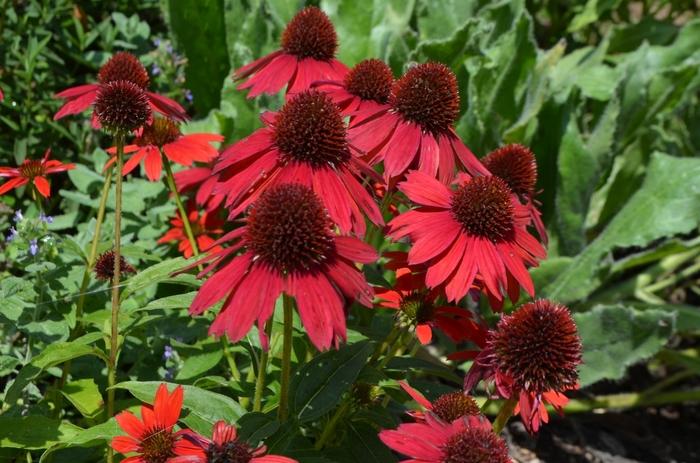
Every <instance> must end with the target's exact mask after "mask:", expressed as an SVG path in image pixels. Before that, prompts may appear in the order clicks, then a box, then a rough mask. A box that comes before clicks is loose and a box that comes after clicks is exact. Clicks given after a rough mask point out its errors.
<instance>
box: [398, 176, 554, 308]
mask: <svg viewBox="0 0 700 463" xmlns="http://www.w3.org/2000/svg"><path fill="white" fill-rule="evenodd" d="M454 185H455V187H456V188H450V187H448V186H446V185H443V184H442V183H440V182H439V181H438V180H436V179H434V178H433V177H431V176H429V175H428V174H426V173H424V172H420V171H412V172H410V173H409V174H408V175H407V176H406V181H405V182H402V183H400V184H399V190H401V191H402V192H403V193H404V194H405V195H406V196H407V197H408V198H409V199H410V200H411V201H413V202H414V203H416V204H417V205H418V207H416V208H415V209H412V210H410V211H407V212H405V213H403V214H401V215H399V216H398V217H396V218H394V219H393V220H392V221H391V222H390V223H389V236H390V237H391V238H392V239H394V240H399V239H401V238H404V237H407V236H408V237H410V239H411V241H412V246H411V250H410V251H409V253H408V263H409V265H417V264H424V265H426V266H427V267H428V270H427V271H426V274H425V282H426V285H427V286H428V287H429V288H436V287H441V286H442V285H444V291H445V295H446V296H447V300H448V301H458V300H460V299H461V298H462V297H464V295H465V294H467V292H468V291H469V290H470V288H471V286H472V284H473V283H474V281H475V279H476V278H477V277H478V278H479V280H480V281H482V282H483V284H484V285H485V286H486V287H487V289H488V291H489V292H490V293H491V294H492V295H493V297H496V298H498V299H502V293H503V291H504V290H505V291H507V293H508V294H509V296H510V298H511V299H513V300H517V299H518V297H519V295H520V287H522V288H524V289H525V291H527V293H528V294H530V296H534V293H535V288H534V285H533V283H532V278H531V277H530V274H529V273H528V271H527V267H526V265H530V266H536V265H537V264H538V259H544V258H545V256H546V251H545V250H544V248H543V247H542V245H541V244H540V243H539V242H538V241H537V240H536V239H535V238H534V237H533V236H532V235H530V234H529V233H528V232H527V228H526V227H527V225H528V223H529V215H528V212H527V209H526V208H525V207H524V206H522V205H521V204H520V202H519V201H518V200H517V198H516V197H515V195H513V193H512V192H511V191H510V189H509V188H508V186H507V185H506V183H505V182H504V181H503V180H501V179H500V178H498V177H495V176H492V175H489V176H486V177H473V178H469V176H467V175H466V174H461V175H460V176H458V178H457V180H456V181H455V182H454Z"/></svg>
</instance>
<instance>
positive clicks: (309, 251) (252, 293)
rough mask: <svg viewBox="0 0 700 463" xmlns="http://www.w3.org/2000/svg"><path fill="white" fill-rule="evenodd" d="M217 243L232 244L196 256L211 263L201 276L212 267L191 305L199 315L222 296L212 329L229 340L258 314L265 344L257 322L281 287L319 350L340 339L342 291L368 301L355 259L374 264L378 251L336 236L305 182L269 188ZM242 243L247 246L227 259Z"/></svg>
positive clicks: (265, 316)
mask: <svg viewBox="0 0 700 463" xmlns="http://www.w3.org/2000/svg"><path fill="white" fill-rule="evenodd" d="M223 242H230V243H231V246H230V247H228V248H226V249H223V250H222V251H219V252H217V253H213V254H211V255H210V256H207V257H205V258H204V259H202V262H203V261H209V260H214V262H213V263H211V264H210V265H209V266H208V267H207V268H205V269H204V271H203V272H202V273H201V274H206V273H208V272H209V271H211V270H215V272H214V274H213V275H212V276H211V277H210V278H209V279H208V280H207V281H206V282H205V283H204V284H203V285H202V287H201V288H200V290H199V293H197V296H196V297H195V299H194V301H193V302H192V306H191V307H190V313H191V314H195V315H197V314H201V313H202V312H203V311H204V310H206V309H207V308H208V307H211V306H212V305H213V304H214V303H216V302H217V301H219V300H221V299H223V298H224V297H225V298H226V300H225V302H224V305H223V307H222V309H221V312H219V314H218V316H217V317H216V319H215V320H214V323H213V324H212V326H211V328H210V330H209V331H210V332H211V333H212V334H215V335H219V336H220V335H223V334H224V333H225V334H227V335H228V337H229V338H230V339H231V340H232V341H234V342H235V341H238V340H240V339H241V338H243V337H244V336H245V335H246V333H247V332H248V330H250V327H251V326H252V324H253V322H254V321H256V320H257V323H258V331H259V333H260V337H261V343H262V344H263V345H264V346H267V339H266V337H265V335H264V330H263V327H264V325H265V323H266V322H267V320H268V319H269V318H270V317H271V316H272V312H273V310H274V306H275V301H276V300H277V298H278V297H279V296H280V294H281V293H282V292H284V293H286V294H288V295H290V296H291V297H293V298H295V299H296V305H297V308H298V310H299V316H300V317H301V321H302V323H303V324H304V326H305V327H306V331H307V332H308V334H309V338H310V339H311V342H312V343H313V344H314V345H315V346H316V347H317V348H318V349H319V350H325V349H328V348H329V347H330V346H331V344H335V345H338V343H339V342H340V341H341V340H344V339H345V337H346V331H345V313H344V311H343V307H344V297H345V298H347V299H348V300H349V301H352V300H357V301H358V302H359V303H360V304H362V305H365V306H367V307H371V306H372V290H371V289H370V287H369V285H368V284H367V282H366V281H365V278H364V276H363V275H362V273H361V272H360V271H359V270H358V269H357V267H356V266H355V262H361V263H370V262H374V261H375V260H376V259H377V254H376V252H375V251H374V249H373V248H372V247H371V246H369V245H367V244H365V243H363V242H362V241H360V240H358V239H356V238H353V237H349V236H336V235H335V234H334V233H333V223H332V221H331V220H330V218H329V217H328V213H327V212H326V210H325V209H324V208H323V205H322V203H321V201H320V200H319V198H318V197H317V196H316V195H315V194H314V192H313V190H311V189H310V188H309V187H307V186H304V185H302V184H298V183H289V184H282V185H277V186H274V187H271V188H269V189H267V190H266V191H265V192H264V193H263V194H262V195H260V197H259V199H258V200H257V201H256V202H255V203H254V204H253V207H252V209H251V211H250V214H249V215H248V217H247V219H246V223H245V225H244V226H242V227H240V228H237V229H236V230H234V231H232V232H230V233H228V234H227V235H225V236H224V237H223V238H221V239H220V240H219V241H218V242H217V244H219V243H223ZM240 249H244V250H245V252H244V253H243V254H241V255H238V256H235V257H233V258H232V259H229V257H230V256H234V255H235V254H236V252H237V251H239V250H240ZM201 274H200V275H201Z"/></svg>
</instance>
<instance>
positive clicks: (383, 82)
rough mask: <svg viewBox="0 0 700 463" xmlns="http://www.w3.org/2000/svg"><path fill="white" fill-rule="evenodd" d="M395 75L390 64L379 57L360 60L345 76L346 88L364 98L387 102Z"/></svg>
mask: <svg viewBox="0 0 700 463" xmlns="http://www.w3.org/2000/svg"><path fill="white" fill-rule="evenodd" d="M393 82H394V75H393V74H392V73H391V69H389V66H387V65H386V63H384V61H382V60H379V59H366V60H364V61H360V62H359V63H358V64H357V65H356V66H355V67H354V68H352V69H351V70H350V72H348V74H347V76H345V88H346V90H347V91H348V92H350V93H352V94H353V95H355V96H359V97H360V98H362V99H363V100H370V101H375V102H377V103H380V104H386V103H387V102H388V101H389V95H391V85H392V84H393Z"/></svg>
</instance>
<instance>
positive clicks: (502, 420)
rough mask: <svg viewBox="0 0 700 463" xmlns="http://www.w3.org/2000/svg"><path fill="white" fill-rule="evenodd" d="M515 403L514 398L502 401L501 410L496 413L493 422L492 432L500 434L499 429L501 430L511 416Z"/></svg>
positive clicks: (516, 402) (516, 401)
mask: <svg viewBox="0 0 700 463" xmlns="http://www.w3.org/2000/svg"><path fill="white" fill-rule="evenodd" d="M517 404H518V400H517V399H515V398H513V399H508V400H506V401H505V402H503V405H501V410H500V411H499V412H498V415H497V416H496V419H495V420H494V422H493V432H495V433H496V434H500V433H501V431H503V428H504V427H505V426H506V423H508V420H509V419H510V417H511V416H513V411H514V410H515V406H516V405H517Z"/></svg>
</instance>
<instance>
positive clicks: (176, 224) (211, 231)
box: [158, 201, 224, 259]
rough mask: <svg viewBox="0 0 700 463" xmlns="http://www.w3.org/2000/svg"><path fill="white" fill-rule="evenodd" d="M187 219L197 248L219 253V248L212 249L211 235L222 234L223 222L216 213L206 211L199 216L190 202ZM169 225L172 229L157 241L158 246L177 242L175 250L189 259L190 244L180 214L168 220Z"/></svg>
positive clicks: (190, 252)
mask: <svg viewBox="0 0 700 463" xmlns="http://www.w3.org/2000/svg"><path fill="white" fill-rule="evenodd" d="M187 217H188V219H189V222H190V226H191V227H192V234H193V235H194V237H195V239H196V240H197V247H198V248H199V249H200V250H202V251H203V250H208V251H211V252H216V251H219V250H220V249H221V246H214V247H212V246H213V245H214V242H215V241H216V240H215V239H214V238H213V237H212V235H213V236H216V235H220V234H221V233H223V232H224V230H223V228H222V227H223V225H224V221H223V220H222V219H220V218H219V217H218V214H217V213H216V212H213V213H209V212H206V211H204V212H202V213H201V214H200V213H199V211H198V210H197V207H196V206H195V204H194V203H192V202H191V201H190V202H189V203H188V204H187ZM170 225H171V226H172V228H171V229H170V230H168V231H167V232H165V235H163V236H162V237H161V238H160V239H159V240H158V244H163V243H167V242H169V241H177V242H178V245H177V249H178V250H179V251H180V252H181V253H182V254H183V255H184V256H185V258H187V259H189V258H190V257H192V244H191V243H190V240H189V239H188V238H187V233H186V232H185V224H184V222H183V220H182V217H181V216H180V212H177V215H176V217H174V218H173V219H171V220H170Z"/></svg>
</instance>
